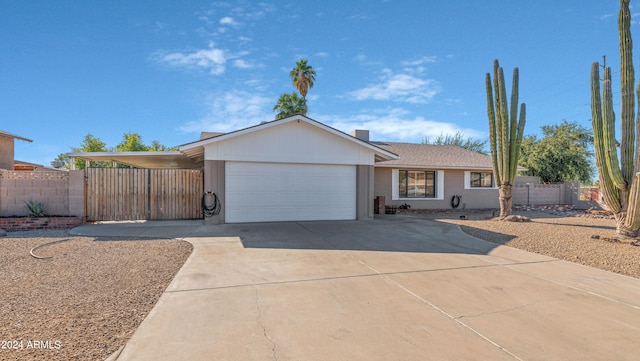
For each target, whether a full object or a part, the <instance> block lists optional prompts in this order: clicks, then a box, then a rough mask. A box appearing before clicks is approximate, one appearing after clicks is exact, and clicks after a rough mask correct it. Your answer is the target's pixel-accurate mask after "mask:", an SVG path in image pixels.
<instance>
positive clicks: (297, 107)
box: [273, 93, 307, 119]
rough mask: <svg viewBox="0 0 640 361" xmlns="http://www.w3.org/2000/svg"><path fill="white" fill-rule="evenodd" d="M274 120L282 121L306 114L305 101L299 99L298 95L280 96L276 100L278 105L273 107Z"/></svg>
mask: <svg viewBox="0 0 640 361" xmlns="http://www.w3.org/2000/svg"><path fill="white" fill-rule="evenodd" d="M273 111H274V112H278V114H276V119H284V118H286V117H290V116H292V115H296V114H302V115H306V114H307V100H306V99H305V98H300V97H299V96H298V94H296V93H291V94H286V93H285V94H282V95H281V96H280V98H279V99H278V103H277V104H276V105H275V106H274V107H273Z"/></svg>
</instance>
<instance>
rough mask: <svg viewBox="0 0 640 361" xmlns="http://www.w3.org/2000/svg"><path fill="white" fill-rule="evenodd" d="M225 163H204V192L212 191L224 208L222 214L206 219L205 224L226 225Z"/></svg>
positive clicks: (210, 161)
mask: <svg viewBox="0 0 640 361" xmlns="http://www.w3.org/2000/svg"><path fill="white" fill-rule="evenodd" d="M224 169H225V168H224V161H222V160H205V161H204V191H205V192H207V191H212V192H214V193H215V194H216V195H217V196H218V201H219V202H221V204H222V208H221V210H220V213H219V214H217V215H215V216H212V217H204V224H222V223H224V211H225V205H226V204H225V198H224V193H225V183H224V179H225V174H224Z"/></svg>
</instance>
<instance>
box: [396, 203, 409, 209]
mask: <svg viewBox="0 0 640 361" xmlns="http://www.w3.org/2000/svg"><path fill="white" fill-rule="evenodd" d="M398 209H411V205H410V204H408V203H405V204H403V205H401V206H398Z"/></svg>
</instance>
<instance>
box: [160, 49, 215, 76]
mask: <svg viewBox="0 0 640 361" xmlns="http://www.w3.org/2000/svg"><path fill="white" fill-rule="evenodd" d="M158 60H159V61H160V62H162V63H165V64H168V65H171V66H175V67H186V68H199V69H203V70H207V71H209V73H211V74H213V75H220V74H223V73H224V70H225V63H226V62H227V54H226V51H225V50H222V49H217V48H215V46H214V44H213V43H210V44H209V48H208V49H200V50H196V51H194V52H191V53H184V52H175V53H169V54H165V55H160V56H159V57H158Z"/></svg>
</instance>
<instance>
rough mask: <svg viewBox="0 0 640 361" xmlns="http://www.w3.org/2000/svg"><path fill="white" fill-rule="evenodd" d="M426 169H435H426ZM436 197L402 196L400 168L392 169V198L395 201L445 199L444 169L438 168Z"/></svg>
mask: <svg viewBox="0 0 640 361" xmlns="http://www.w3.org/2000/svg"><path fill="white" fill-rule="evenodd" d="M425 171H433V170H431V169H425ZM435 172H436V197H435V198H400V192H399V190H398V180H399V179H400V169H392V170H391V200H393V201H443V200H444V170H439V169H438V170H436V171H435Z"/></svg>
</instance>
